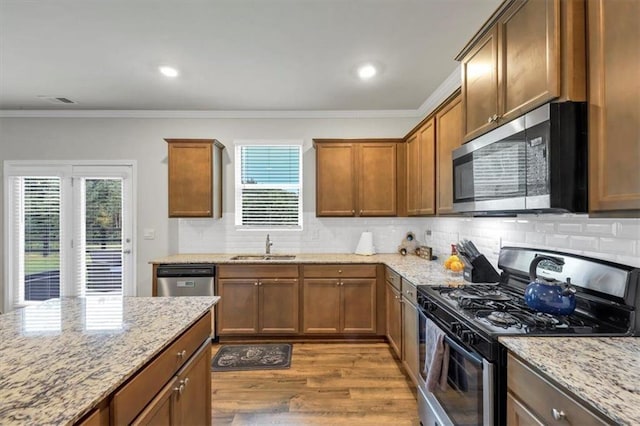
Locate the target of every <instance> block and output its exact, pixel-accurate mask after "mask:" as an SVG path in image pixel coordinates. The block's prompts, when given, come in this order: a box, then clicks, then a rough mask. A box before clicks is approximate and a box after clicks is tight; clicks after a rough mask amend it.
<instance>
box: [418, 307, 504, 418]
mask: <svg viewBox="0 0 640 426" xmlns="http://www.w3.org/2000/svg"><path fill="white" fill-rule="evenodd" d="M425 319H426V316H425V315H424V313H423V312H420V372H421V376H422V377H421V379H422V380H421V382H422V383H421V384H420V386H419V389H418V396H419V398H418V399H419V401H418V403H419V414H420V422H421V423H422V425H423V426H442V425H493V424H494V420H495V413H494V407H495V405H494V401H493V398H494V393H495V389H496V387H495V383H494V380H495V379H494V378H495V376H494V374H495V371H494V368H495V366H494V365H493V364H492V363H490V362H488V361H487V360H486V359H484V358H482V357H481V356H480V355H478V354H477V353H475V352H473V351H471V350H469V349H467V348H466V347H465V346H463V345H462V344H460V343H459V342H458V341H457V340H454V338H452V337H451V336H450V335H447V336H446V337H445V342H446V343H447V345H449V373H448V377H447V386H446V389H445V390H440V389H438V390H436V391H435V392H428V391H427V390H426V386H425V385H424V383H425V382H426V377H425V376H426V374H425V372H424V362H425V353H426V347H425V328H426V325H425V323H426V321H425Z"/></svg>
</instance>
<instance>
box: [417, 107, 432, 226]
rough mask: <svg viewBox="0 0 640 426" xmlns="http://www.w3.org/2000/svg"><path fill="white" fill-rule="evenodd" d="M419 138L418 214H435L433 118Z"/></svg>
mask: <svg viewBox="0 0 640 426" xmlns="http://www.w3.org/2000/svg"><path fill="white" fill-rule="evenodd" d="M418 140H419V141H420V155H419V158H418V163H419V164H418V168H419V170H420V203H419V207H418V214H420V215H429V214H435V212H436V209H435V203H436V198H435V186H436V174H435V168H436V129H435V120H434V119H433V118H431V119H430V120H429V121H427V122H426V123H425V124H424V125H423V126H422V127H421V128H420V129H419V130H418Z"/></svg>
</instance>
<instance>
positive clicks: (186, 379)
mask: <svg viewBox="0 0 640 426" xmlns="http://www.w3.org/2000/svg"><path fill="white" fill-rule="evenodd" d="M180 383H182V384H183V385H184V386H185V387H186V386H187V385H188V384H189V378H188V377H185V378H184V380H180Z"/></svg>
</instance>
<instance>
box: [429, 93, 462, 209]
mask: <svg viewBox="0 0 640 426" xmlns="http://www.w3.org/2000/svg"><path fill="white" fill-rule="evenodd" d="M460 145H462V98H461V96H460V94H456V95H454V97H453V98H452V99H450V100H448V101H447V102H445V103H444V105H443V106H442V107H441V108H439V109H438V111H437V112H436V163H435V164H436V188H437V191H436V209H437V210H436V211H437V213H438V215H445V214H452V213H455V211H454V210H453V160H452V155H451V154H452V151H453V150H454V149H456V148H458V147H460Z"/></svg>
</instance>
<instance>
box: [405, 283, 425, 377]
mask: <svg viewBox="0 0 640 426" xmlns="http://www.w3.org/2000/svg"><path fill="white" fill-rule="evenodd" d="M401 300H402V354H403V356H402V365H403V366H404V368H405V371H406V372H407V374H408V375H409V377H410V378H411V381H413V383H414V384H415V385H416V386H418V383H419V380H418V378H419V377H420V365H419V364H420V354H419V352H418V351H419V336H418V329H419V327H418V308H417V291H416V286H415V285H414V284H413V283H412V282H411V281H408V280H405V279H404V278H403V279H402V299H401Z"/></svg>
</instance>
